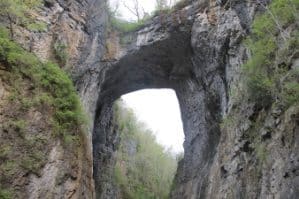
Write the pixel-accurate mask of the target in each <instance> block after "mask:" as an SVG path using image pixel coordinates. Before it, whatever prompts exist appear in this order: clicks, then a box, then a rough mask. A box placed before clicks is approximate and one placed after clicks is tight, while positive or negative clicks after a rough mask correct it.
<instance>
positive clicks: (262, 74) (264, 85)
mask: <svg viewBox="0 0 299 199" xmlns="http://www.w3.org/2000/svg"><path fill="white" fill-rule="evenodd" d="M264 8H265V10H266V11H265V13H263V14H261V15H259V16H257V17H256V19H255V20H254V22H253V27H252V34H251V36H250V37H249V38H248V39H247V40H246V45H247V47H248V48H249V49H250V51H251V54H252V57H251V58H250V60H249V61H248V62H247V63H246V64H245V65H244V69H245V75H246V76H247V87H248V92H249V95H250V99H252V100H253V101H255V102H257V103H258V104H259V105H261V106H262V107H269V106H271V104H272V103H273V102H274V100H277V99H278V100H280V101H282V102H283V103H284V104H285V106H287V107H288V106H290V105H292V104H293V103H297V102H298V99H299V98H298V91H299V82H298V73H296V71H295V70H298V69H295V68H290V66H291V65H292V61H293V60H294V59H295V58H296V57H295V56H294V55H295V54H296V53H298V50H299V49H298V46H299V37H298V19H299V14H298V13H299V2H298V0H274V1H273V2H272V3H271V4H270V5H269V6H268V7H266V6H264Z"/></svg>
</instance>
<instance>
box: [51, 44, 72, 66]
mask: <svg viewBox="0 0 299 199" xmlns="http://www.w3.org/2000/svg"><path fill="white" fill-rule="evenodd" d="M54 54H55V58H56V59H57V60H58V62H59V63H60V64H61V65H62V66H64V65H65V64H66V62H67V60H68V57H69V55H68V52H67V45H66V44H64V43H63V42H60V41H56V42H55V44H54Z"/></svg>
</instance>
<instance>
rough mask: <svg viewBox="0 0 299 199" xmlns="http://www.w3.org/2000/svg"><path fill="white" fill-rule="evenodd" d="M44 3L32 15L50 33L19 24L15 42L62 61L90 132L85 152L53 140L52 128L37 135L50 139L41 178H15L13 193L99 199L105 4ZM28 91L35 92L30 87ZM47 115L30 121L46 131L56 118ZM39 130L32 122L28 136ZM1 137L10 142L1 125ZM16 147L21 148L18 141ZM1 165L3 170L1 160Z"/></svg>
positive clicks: (95, 0)
mask: <svg viewBox="0 0 299 199" xmlns="http://www.w3.org/2000/svg"><path fill="white" fill-rule="evenodd" d="M43 2H44V5H43V6H41V8H40V10H39V11H37V12H34V13H31V14H33V15H34V16H35V19H36V21H39V22H43V23H45V24H46V27H45V29H43V30H39V31H30V30H28V29H26V28H24V27H22V26H16V25H14V28H13V30H14V32H15V34H14V39H15V40H16V41H17V42H18V43H20V44H21V45H22V46H23V47H24V48H25V49H27V50H28V51H29V52H33V53H35V54H36V55H37V56H38V57H39V58H40V59H41V60H43V61H48V60H50V61H53V62H57V63H58V64H59V65H60V66H61V67H63V68H64V69H65V70H66V71H68V72H69V73H70V74H71V75H72V77H73V80H74V82H75V84H76V85H77V91H78V93H79V95H80V97H81V101H82V104H83V106H84V108H85V111H86V113H87V115H88V118H89V122H90V124H89V126H88V128H89V129H88V131H89V132H85V136H86V137H85V138H82V140H80V143H81V147H80V148H72V147H70V146H68V147H65V146H64V145H63V143H61V142H60V141H58V140H56V139H54V138H53V139H52V137H51V133H53V132H49V131H47V129H46V130H43V131H41V130H37V131H38V132H39V136H41V137H42V136H46V137H47V139H49V140H48V142H47V143H44V146H43V150H41V151H45V150H46V151H47V154H48V156H47V157H45V159H46V163H45V164H44V165H43V168H42V169H41V172H40V173H39V174H38V175H37V174H34V173H33V174H32V173H29V174H26V173H25V174H24V173H23V172H19V175H18V176H17V178H16V179H15V180H13V179H11V180H12V181H13V184H12V185H11V188H12V189H17V190H18V191H19V192H21V195H15V197H17V198H95V189H94V180H93V158H92V142H91V135H92V134H91V131H92V129H93V117H94V114H95V109H96V105H95V104H96V101H97V97H98V92H97V90H98V86H99V82H100V75H101V70H102V69H103V66H102V64H101V63H100V59H101V57H102V54H104V51H105V45H104V43H105V35H106V22H107V13H106V11H107V9H106V8H107V7H106V2H105V1H103V0H83V1H81V0H78V1H77V0H70V1H65V0H44V1H43ZM0 23H1V25H4V26H5V25H7V22H6V20H5V19H4V18H1V20H0ZM63 56H65V57H63ZM1 67H2V66H1ZM3 75H4V76H3ZM0 77H1V80H3V79H4V77H5V74H3V73H2V68H1V76H0ZM1 82H3V81H1ZM7 89H9V86H8V85H6V84H5V83H3V85H1V91H2V90H3V91H5V93H6V94H5V95H3V96H9V95H10V94H11V92H10V91H9V90H7ZM23 90H24V92H29V91H30V89H29V91H28V89H27V88H26V87H24V88H23ZM26 95H28V93H27V94H26ZM1 96H2V95H1ZM5 102H6V98H4V97H3V98H2V97H1V104H2V105H3V104H5ZM6 109H7V107H6V108H5V109H2V106H1V115H2V116H1V121H5V119H6V116H7V114H9V112H7V110H6ZM45 110H46V109H44V110H35V112H37V113H35V112H34V113H31V116H30V115H29V116H27V119H28V120H30V118H31V119H32V121H35V122H37V123H40V124H39V125H37V126H42V125H43V123H44V122H46V123H47V121H46V120H47V116H48V115H50V114H51V111H50V110H48V111H49V112H48V113H47V112H45ZM3 111H4V112H3ZM39 111H42V112H39ZM14 114H21V113H17V112H16V113H14ZM37 114H42V115H44V116H45V117H41V116H39V115H37ZM33 116H34V117H33ZM7 117H8V116H7ZM36 117H37V118H36ZM35 128H36V127H35V123H33V124H31V123H30V125H29V127H28V129H30V130H29V132H31V131H32V132H31V133H34V132H35V130H34V129H35ZM0 136H1V139H2V141H5V140H6V141H8V140H7V139H10V138H7V137H5V129H4V126H2V124H1V129H0ZM14 142H16V144H18V142H17V140H14ZM2 144H3V143H2V142H1V150H2V147H3V146H4V145H2ZM20 147H21V148H20V151H24V150H25V149H22V147H24V146H22V145H20ZM38 147H40V146H38ZM34 149H35V148H34ZM0 163H1V164H0V165H2V163H3V162H2V160H1V162H0ZM0 188H1V186H0ZM1 194H2V192H1ZM1 194H0V195H1ZM1 197H2V195H1ZM3 197H4V196H3Z"/></svg>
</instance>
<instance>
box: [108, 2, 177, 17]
mask: <svg viewBox="0 0 299 199" xmlns="http://www.w3.org/2000/svg"><path fill="white" fill-rule="evenodd" d="M134 1H135V0H109V3H110V6H111V7H112V8H114V6H115V5H116V3H119V9H118V12H119V14H120V15H121V18H123V19H127V20H134V19H136V17H135V16H134V15H133V14H132V13H131V12H130V11H129V10H128V9H127V8H126V7H125V6H124V5H123V4H124V3H123V2H125V4H126V5H127V6H130V7H133V5H134V4H133V2H134ZM177 1H178V0H168V2H172V4H173V3H175V2H177ZM138 2H139V4H140V5H141V6H142V8H143V9H144V11H145V12H147V13H148V14H150V13H152V12H153V11H154V10H155V7H156V1H155V0H138Z"/></svg>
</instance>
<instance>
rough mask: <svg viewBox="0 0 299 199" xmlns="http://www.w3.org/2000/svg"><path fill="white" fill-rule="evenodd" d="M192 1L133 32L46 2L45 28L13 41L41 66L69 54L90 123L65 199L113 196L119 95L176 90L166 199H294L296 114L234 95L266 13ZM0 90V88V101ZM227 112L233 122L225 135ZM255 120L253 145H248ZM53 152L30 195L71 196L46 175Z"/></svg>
mask: <svg viewBox="0 0 299 199" xmlns="http://www.w3.org/2000/svg"><path fill="white" fill-rule="evenodd" d="M188 2H189V4H188V5H187V6H185V7H183V8H179V9H178V10H176V11H173V12H171V13H169V14H161V15H159V16H156V17H154V18H153V19H151V20H150V21H149V22H147V23H146V24H145V25H144V26H143V27H142V28H140V29H139V30H137V31H134V32H130V33H125V34H119V33H117V32H114V31H112V30H108V29H107V23H108V21H107V20H108V18H107V9H106V3H105V1H104V0H84V1H78V0H71V1H63V0H45V7H44V8H43V10H42V12H40V14H39V15H40V16H39V17H38V19H39V20H41V21H44V22H46V23H47V24H48V25H47V30H46V31H44V32H30V31H28V30H25V29H23V28H18V29H17V30H18V31H19V32H18V33H17V34H16V35H17V40H18V41H19V42H20V43H22V44H23V46H24V47H25V48H27V49H28V50H30V51H32V52H34V53H35V54H37V55H38V56H39V57H40V58H41V59H44V60H47V59H53V58H55V56H57V54H55V51H53V47H54V46H55V44H63V45H65V46H66V47H67V48H66V51H67V54H68V55H69V57H68V59H67V60H66V62H65V63H63V65H64V67H65V68H66V70H69V71H70V72H71V74H72V77H73V80H74V82H75V84H76V87H77V91H78V93H79V95H80V97H81V101H82V104H83V106H84V108H85V110H86V112H87V113H88V115H89V117H90V121H91V122H90V124H89V134H88V135H86V149H87V150H86V151H84V153H85V154H81V155H82V157H80V158H79V159H78V160H77V162H76V163H77V164H79V165H83V166H82V167H81V168H82V170H81V171H80V172H81V173H80V177H78V178H79V179H80V181H78V180H77V181H76V180H74V181H71V184H72V185H74V186H72V191H73V192H74V193H76V194H71V195H70V197H66V198H116V197H117V196H116V190H115V188H114V187H113V167H114V164H115V151H116V150H117V146H118V143H119V135H118V132H117V126H115V124H114V122H113V109H112V105H113V102H114V101H115V100H116V99H118V98H119V97H120V96H121V95H123V94H126V93H128V92H132V91H135V90H139V89H145V88H172V89H174V90H175V92H176V94H177V97H178V100H179V104H180V108H181V113H182V121H183V126H184V132H185V142H184V149H185V156H184V159H183V160H182V161H181V162H180V163H179V167H178V171H177V175H176V179H175V182H174V187H175V188H174V190H173V192H172V194H171V198H178V199H181V198H186V199H195V198H294V199H295V198H296V197H298V194H299V189H298V187H299V177H298V176H299V173H298V172H299V169H298V168H299V157H298V153H297V151H298V143H299V140H298V130H299V124H298V107H297V108H296V107H293V108H291V109H289V110H287V111H285V112H283V111H282V110H281V109H280V108H279V107H274V106H273V107H272V108H270V109H268V110H260V109H258V110H257V108H256V106H255V104H254V103H252V102H249V101H248V100H247V99H246V98H244V99H242V100H236V99H235V97H234V96H232V94H231V93H230V91H231V89H232V88H237V87H238V86H239V84H242V75H241V66H242V65H243V64H244V63H245V62H246V60H247V59H248V56H249V54H248V52H247V49H246V48H245V47H244V45H242V40H243V39H244V38H245V37H246V36H247V35H248V34H249V32H250V28H251V24H252V21H253V18H254V16H255V14H256V12H257V11H259V10H262V9H261V8H260V6H259V4H257V3H256V2H255V1H241V0H227V1H225V0H222V1H218V0H197V1H188ZM261 2H262V3H265V4H266V3H268V1H266V0H265V1H261ZM109 31H110V32H109ZM56 53H57V52H56ZM60 61H62V60H60ZM297 65H298V63H297ZM294 67H295V66H294ZM0 83H1V81H0ZM3 93H4V92H3V89H2V87H1V85H0V97H1V95H4V94H3ZM230 115H234V117H235V120H234V121H233V123H232V124H231V125H229V126H226V127H225V128H223V127H222V126H221V123H222V124H223V121H224V118H226V117H227V116H230ZM256 122H259V123H260V124H261V125H260V126H259V127H258V129H255V132H258V134H257V135H256V136H257V137H260V138H261V140H262V143H261V145H259V146H256V145H254V144H253V142H252V141H251V140H250V139H249V138H248V133H250V132H249V131H250V130H251V129H252V126H253V125H254V123H256ZM51 147H52V148H51V150H50V151H51V153H50V154H49V158H48V159H49V162H48V163H47V164H46V165H45V167H44V172H43V174H42V175H41V176H38V177H37V176H34V177H32V180H31V181H30V183H29V185H28V187H29V188H28V192H30V193H28V194H29V198H40V197H42V193H43V192H42V191H39V190H42V189H45V190H50V192H51V193H49V194H50V198H61V197H64V196H69V195H68V193H67V192H68V191H69V189H59V190H65V191H62V192H55V191H51V190H55V188H53V187H51V186H52V185H53V183H48V182H54V181H53V179H54V178H55V177H56V176H55V175H54V176H51V175H48V174H47V172H51V173H55V172H56V171H57V170H60V169H62V167H65V165H67V164H68V163H70V162H67V161H66V160H64V155H67V153H66V154H63V153H62V152H61V148H60V144H59V143H58V144H56V145H51ZM265 149H267V150H265ZM256 151H260V152H258V153H257V152H256ZM266 153H267V157H265V154H266ZM57 159H59V161H58V160H57ZM91 161H93V165H91ZM70 164H71V163H70ZM72 164H73V163H72ZM92 167H93V168H92ZM92 175H93V176H92ZM78 178H76V179H78ZM41 186H43V187H41ZM53 186H56V188H57V187H58V188H59V187H62V186H64V185H60V184H58V185H57V184H56V185H53ZM65 186H68V185H65ZM93 186H95V190H94V187H93ZM73 192H72V193H73ZM95 193H96V194H95Z"/></svg>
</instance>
